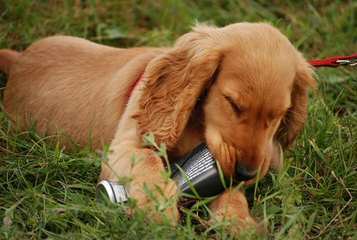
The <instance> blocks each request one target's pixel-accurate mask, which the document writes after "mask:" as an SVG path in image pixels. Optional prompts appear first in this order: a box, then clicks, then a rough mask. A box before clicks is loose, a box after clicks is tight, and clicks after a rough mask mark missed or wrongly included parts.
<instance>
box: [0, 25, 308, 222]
mask: <svg viewBox="0 0 357 240" xmlns="http://www.w3.org/2000/svg"><path fill="white" fill-rule="evenodd" d="M9 52H10V51H9V50H1V51H0V68H1V69H2V70H3V71H5V72H7V73H8V75H9V79H8V84H7V87H6V90H5V98H4V105H5V109H6V111H7V112H8V113H9V115H10V117H11V118H12V119H13V120H14V121H16V122H17V123H18V124H19V126H20V127H22V128H26V127H28V125H29V124H30V123H31V122H33V121H35V122H36V124H37V127H38V130H39V132H40V133H43V134H44V133H47V134H53V133H56V132H58V131H63V132H64V133H66V134H68V135H69V136H70V137H71V138H72V139H73V140H75V141H76V142H78V143H80V144H82V145H85V144H89V143H90V144H92V146H94V147H96V148H100V147H102V144H103V143H111V144H110V154H109V160H108V163H107V164H104V163H103V165H102V171H101V175H100V178H101V179H108V180H116V179H117V178H118V177H131V178H132V181H131V183H130V184H129V186H128V189H129V194H130V195H131V196H132V197H133V198H135V199H137V200H138V205H139V206H140V207H147V208H148V209H152V211H151V212H153V214H154V215H155V210H153V208H152V201H151V200H150V199H149V198H148V197H147V196H146V195H145V194H144V193H143V187H144V185H146V186H147V187H149V188H152V189H154V187H155V185H158V186H160V187H161V188H162V190H163V193H164V195H163V196H164V198H165V197H167V198H172V197H173V196H175V194H176V191H177V187H176V185H175V184H174V183H173V182H172V181H171V180H169V179H162V175H161V171H164V164H163V162H162V161H161V159H160V158H159V157H157V156H156V155H155V154H153V151H152V150H151V149H149V148H146V147H144V146H143V144H142V136H143V134H145V133H147V132H152V133H154V135H155V137H156V140H157V141H158V142H160V143H165V144H166V146H167V148H168V151H169V157H170V160H171V161H174V160H175V159H177V158H179V157H182V156H183V155H185V154H187V153H188V152H190V151H191V150H192V149H193V148H194V147H195V146H196V145H197V144H199V143H200V142H206V143H207V144H208V147H209V149H210V150H211V152H212V153H213V154H214V156H215V157H216V159H217V161H218V162H219V164H220V165H221V167H222V169H223V171H224V173H225V175H226V176H231V177H235V175H236V169H237V167H238V168H239V167H244V168H245V169H249V170H252V171H259V173H258V176H259V177H263V176H264V175H265V174H266V172H267V171H268V169H269V167H271V166H279V165H281V161H282V159H281V153H280V146H282V147H283V148H286V147H288V146H289V145H290V144H291V143H292V142H293V141H294V139H295V138H296V136H297V134H298V133H299V132H300V130H301V129H302V127H303V124H304V122H305V119H306V117H307V90H308V87H309V86H314V84H315V81H314V79H313V78H312V70H311V69H310V67H309V65H308V63H307V62H306V61H305V59H304V58H303V57H302V55H301V54H300V53H299V52H298V51H297V50H296V49H295V48H294V47H293V46H292V44H291V43H290V42H289V41H288V39H287V38H286V37H285V36H284V35H282V34H281V33H280V32H279V31H278V30H277V29H275V28H274V27H272V26H270V25H268V24H262V23H237V24H232V25H228V26H226V27H223V28H216V27H210V26H198V27H195V28H194V29H193V31H192V32H189V33H187V34H185V35H183V36H182V37H180V38H179V39H178V40H177V42H176V44H175V45H174V46H173V47H172V48H167V49H166V48H132V49H118V48H111V47H106V46H101V45H98V44H94V43H91V42H89V41H86V40H83V39H79V38H74V37H63V36H57V37H50V38H46V39H43V40H40V41H38V42H36V43H34V44H32V45H31V46H30V47H29V48H28V49H26V50H25V51H24V52H22V53H20V54H17V53H15V52H11V54H9ZM1 59H2V60H1ZM142 73H143V80H142V81H140V82H139V83H138V85H137V86H136V88H135V89H134V91H133V92H132V95H131V97H130V99H129V102H128V103H127V102H126V97H125V95H126V94H127V92H128V91H129V88H130V86H131V85H132V84H133V82H135V81H136V79H137V78H138V77H139V76H140V75H141V74H142ZM133 154H135V156H136V157H137V158H138V159H141V161H139V162H138V163H137V164H133V162H132V161H131V160H132V156H133ZM256 178H258V177H256ZM256 178H255V179H252V180H249V181H247V184H250V183H252V182H254V181H255V180H256ZM227 195H228V196H229V197H225V196H227ZM242 196H243V195H242V194H241V193H240V192H239V191H233V190H230V191H229V192H226V193H223V194H222V196H221V197H219V198H218V199H217V200H216V202H213V204H212V210H213V214H214V215H216V216H222V214H223V215H224V216H226V217H227V218H230V219H233V218H238V219H240V220H242V221H246V222H247V223H249V224H255V222H254V220H253V218H251V217H250V215H249V211H248V206H247V204H246V202H245V200H241V199H242V198H243V199H244V197H242ZM164 198H160V199H164ZM232 199H238V200H232ZM160 201H161V200H160ZM223 209H226V210H227V211H228V213H227V212H225V211H224V210H223ZM166 213H167V215H168V216H169V218H170V219H171V220H172V221H173V222H176V221H177V218H178V212H177V209H176V206H175V205H174V206H172V207H170V208H168V209H167V210H166ZM232 228H234V226H233V227H232Z"/></svg>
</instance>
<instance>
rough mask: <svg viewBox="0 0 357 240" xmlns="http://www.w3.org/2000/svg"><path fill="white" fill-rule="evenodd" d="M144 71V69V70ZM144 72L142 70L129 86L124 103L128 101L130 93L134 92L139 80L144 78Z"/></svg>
mask: <svg viewBox="0 0 357 240" xmlns="http://www.w3.org/2000/svg"><path fill="white" fill-rule="evenodd" d="M144 72H145V71H144ZM144 72H142V73H141V74H140V75H139V77H138V78H137V79H136V80H135V81H134V82H133V83H132V84H131V85H130V86H129V88H128V91H127V93H126V94H125V99H126V103H128V102H129V99H130V97H131V95H132V94H133V92H134V89H135V87H136V86H137V85H138V84H139V82H140V81H141V80H143V79H144Z"/></svg>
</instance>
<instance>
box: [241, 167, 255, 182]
mask: <svg viewBox="0 0 357 240" xmlns="http://www.w3.org/2000/svg"><path fill="white" fill-rule="evenodd" d="M256 175H257V170H256V169H250V168H248V167H246V166H244V165H242V164H239V165H238V167H237V180H238V181H247V180H250V179H253V178H254V177H255V176H256Z"/></svg>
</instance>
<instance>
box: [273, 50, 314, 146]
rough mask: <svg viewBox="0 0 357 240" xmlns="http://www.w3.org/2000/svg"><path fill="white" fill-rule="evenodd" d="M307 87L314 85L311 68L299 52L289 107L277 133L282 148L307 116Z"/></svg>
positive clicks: (292, 137) (294, 134)
mask: <svg viewBox="0 0 357 240" xmlns="http://www.w3.org/2000/svg"><path fill="white" fill-rule="evenodd" d="M309 87H312V88H315V87H316V81H315V79H314V78H313V70H312V68H311V66H310V65H309V64H308V63H307V62H306V60H305V59H304V58H303V57H302V56H301V55H300V54H299V64H298V67H297V71H296V76H295V80H294V85H293V89H292V93H291V107H290V108H289V110H288V112H287V113H286V115H285V117H284V119H283V120H282V122H281V124H280V127H279V130H278V134H277V139H278V141H279V142H280V144H281V145H282V147H283V148H284V149H285V148H287V147H289V146H290V145H291V144H292V143H293V142H294V140H295V138H296V137H297V135H298V134H299V133H300V131H301V130H302V128H303V127H304V124H305V121H306V118H307V103H308V89H309Z"/></svg>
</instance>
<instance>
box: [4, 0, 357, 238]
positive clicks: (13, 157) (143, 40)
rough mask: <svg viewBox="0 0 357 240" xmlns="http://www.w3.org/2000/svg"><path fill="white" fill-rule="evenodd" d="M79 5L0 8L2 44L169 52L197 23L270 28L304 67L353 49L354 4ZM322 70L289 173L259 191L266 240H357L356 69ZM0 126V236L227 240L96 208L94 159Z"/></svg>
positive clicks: (216, 233)
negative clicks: (48, 41) (41, 42)
mask: <svg viewBox="0 0 357 240" xmlns="http://www.w3.org/2000/svg"><path fill="white" fill-rule="evenodd" d="M81 2H82V5H81V6H76V5H75V4H74V1H56V0H51V1H40V0H38V1H30V0H17V1H14V0H1V1H0V48H14V49H18V50H21V49H24V48H25V47H26V46H28V45H29V44H30V43H31V42H33V41H34V40H36V39H39V38H42V37H45V36H48V35H52V34H69V35H75V36H80V37H85V38H88V39H91V40H93V41H96V42H100V43H104V44H109V45H114V46H126V47H130V46H139V45H152V46H167V45H170V44H172V43H173V41H174V40H175V39H176V38H177V37H178V36H180V35H181V34H182V33H184V32H186V31H189V29H190V26H192V25H193V24H194V23H195V22H196V21H200V22H202V21H203V22H209V23H214V24H216V25H219V26H223V25H226V24H229V23H232V22H238V21H269V22H272V23H273V24H274V25H275V26H277V27H278V28H279V29H281V30H282V31H283V32H284V33H285V34H286V35H287V36H288V37H289V39H290V40H291V41H292V42H293V44H294V45H295V46H296V47H298V48H299V49H300V50H301V51H302V52H303V53H304V55H305V56H306V57H307V58H308V59H310V58H320V57H325V56H326V57H327V56H331V55H343V54H352V53H353V51H354V52H355V51H356V50H357V48H356V47H357V43H356V41H357V31H356V29H357V22H356V12H357V11H356V10H357V4H356V2H353V1H352V0H351V1H292V0H291V1H272V2H274V3H275V4H273V3H267V1H263V0H260V1H238V0H227V1H208V0H206V1H197V0H196V1H179V0H167V1H164V0H159V1H150V0H146V1H144V0H143V1H134V0H133V1H125V0H123V1H114V0H113V1H101V2H100V1H97V2H96V1H94V0H93V1H90V0H88V1H81ZM279 2H282V3H279ZM316 73H317V77H318V79H319V90H318V91H316V92H315V93H314V94H312V95H311V104H310V107H309V113H310V118H309V120H308V123H307V125H306V128H305V130H304V132H303V133H302V135H301V136H300V138H299V139H298V141H297V143H296V147H295V148H294V149H292V150H291V151H289V152H288V153H287V154H286V155H285V156H286V158H285V166H284V169H283V171H282V172H281V173H279V174H271V175H270V176H267V177H266V178H265V179H264V180H263V181H261V182H260V183H259V184H258V185H257V186H256V188H253V189H251V190H252V191H254V206H253V209H252V212H253V214H254V216H255V217H256V218H257V219H260V220H264V221H265V222H266V224H267V226H268V229H269V234H268V237H267V238H268V239H289V240H290V239H357V224H356V222H357V210H356V209H357V201H356V196H357V174H356V170H357V74H356V68H355V69H352V68H338V69H319V70H317V71H316ZM0 121H1V126H0V221H1V222H0V239H42V238H47V239H207V238H218V239H230V238H231V237H230V236H228V235H227V233H226V231H224V226H214V227H212V228H209V227H207V226H206V224H205V220H204V219H197V218H196V217H195V216H196V215H195V214H196V212H197V211H196V210H191V211H188V212H187V214H186V218H185V221H184V222H183V223H182V224H181V225H179V226H177V227H175V228H173V227H170V226H169V225H168V224H161V225H158V224H155V223H152V222H149V221H147V219H145V215H144V214H142V213H141V214H140V213H138V214H137V215H136V216H134V217H133V218H131V219H128V217H127V216H126V215H125V214H124V211H125V207H121V206H105V205H97V204H96V202H95V198H94V192H95V184H96V181H97V176H98V174H99V171H100V161H101V160H100V157H99V156H98V154H97V153H95V152H94V151H91V150H89V149H78V150H77V151H71V152H69V151H66V150H65V149H62V148H61V147H60V146H56V145H55V144H53V141H51V138H50V137H48V138H40V137H39V136H37V135H36V134H35V133H34V132H33V131H29V132H21V133H20V132H16V131H14V130H13V129H12V128H11V123H10V122H9V121H8V119H7V118H6V116H5V114H4V113H3V112H0ZM198 211H199V210H198ZM248 235H249V233H248ZM243 239H244V237H243ZM246 239H253V237H249V236H248V237H246Z"/></svg>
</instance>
